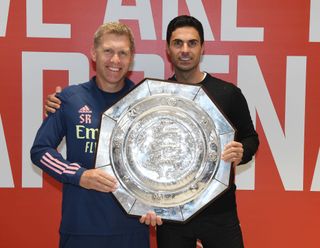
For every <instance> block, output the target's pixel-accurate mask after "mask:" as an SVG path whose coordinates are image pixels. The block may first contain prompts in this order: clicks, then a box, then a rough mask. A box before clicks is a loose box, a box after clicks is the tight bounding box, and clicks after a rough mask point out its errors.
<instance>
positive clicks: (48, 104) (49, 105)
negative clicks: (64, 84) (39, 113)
mask: <svg viewBox="0 0 320 248" xmlns="http://www.w3.org/2000/svg"><path fill="white" fill-rule="evenodd" d="M61 91H62V89H61V87H60V86H57V87H56V92H54V93H52V94H50V95H48V96H47V99H46V101H45V106H44V110H45V115H46V116H48V113H54V112H56V110H57V109H59V108H60V105H61V101H60V99H59V98H58V97H56V94H57V93H60V92H61Z"/></svg>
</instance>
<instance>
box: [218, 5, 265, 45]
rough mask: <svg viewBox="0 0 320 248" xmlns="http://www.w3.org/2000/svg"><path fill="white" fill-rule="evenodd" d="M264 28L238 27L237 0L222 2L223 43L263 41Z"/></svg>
mask: <svg viewBox="0 0 320 248" xmlns="http://www.w3.org/2000/svg"><path fill="white" fill-rule="evenodd" d="M263 36H264V29H263V28H252V27H251V28H249V27H241V28H239V27H237V0H222V1H221V41H263Z"/></svg>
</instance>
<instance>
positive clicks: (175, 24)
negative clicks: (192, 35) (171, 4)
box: [167, 15, 204, 45]
mask: <svg viewBox="0 0 320 248" xmlns="http://www.w3.org/2000/svg"><path fill="white" fill-rule="evenodd" d="M182 27H193V28H195V29H196V30H197V31H198V34H199V37H200V43H201V45H202V44H203V42H204V37H203V27H202V24H201V22H200V21H199V20H198V19H196V18H194V17H193V16H188V15H181V16H177V17H175V18H174V19H172V20H171V21H170V23H169V25H168V28H167V44H168V45H170V38H171V35H172V32H174V31H175V30H176V29H177V28H182Z"/></svg>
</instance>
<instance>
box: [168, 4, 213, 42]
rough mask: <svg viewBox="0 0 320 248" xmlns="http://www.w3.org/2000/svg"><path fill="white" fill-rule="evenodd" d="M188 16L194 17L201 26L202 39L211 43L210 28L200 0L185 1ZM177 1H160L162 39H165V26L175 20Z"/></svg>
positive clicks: (211, 34)
mask: <svg viewBox="0 0 320 248" xmlns="http://www.w3.org/2000/svg"><path fill="white" fill-rule="evenodd" d="M186 3H187V6H188V9H189V12H190V15H192V16H194V17H196V18H197V19H198V20H199V21H200V22H201V23H202V26H203V29H204V30H205V32H204V39H205V40H208V41H213V40H214V36H213V33H212V30H211V27H210V23H209V20H208V18H207V14H206V11H205V9H204V6H203V3H202V1H201V0H186ZM178 5H179V2H178V0H163V1H162V12H163V18H162V39H163V40H165V39H166V32H167V26H168V24H169V22H170V21H171V20H172V19H173V18H175V17H176V16H177V15H178V14H179V13H178V8H179V6H178Z"/></svg>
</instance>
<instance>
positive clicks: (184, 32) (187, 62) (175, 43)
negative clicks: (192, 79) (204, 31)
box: [167, 27, 203, 72]
mask: <svg viewBox="0 0 320 248" xmlns="http://www.w3.org/2000/svg"><path fill="white" fill-rule="evenodd" d="M167 53H168V55H169V57H170V60H171V63H172V64H173V66H174V68H175V70H176V71H177V70H180V71H183V72H189V71H192V70H193V69H195V68H197V67H198V66H199V63H200V58H201V55H202V53H203V46H202V45H201V43H200V37H199V34H198V31H197V30H196V29H195V28H193V27H181V28H177V29H176V30H175V31H173V32H172V35H171V38H170V44H169V45H168V46H167Z"/></svg>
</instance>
